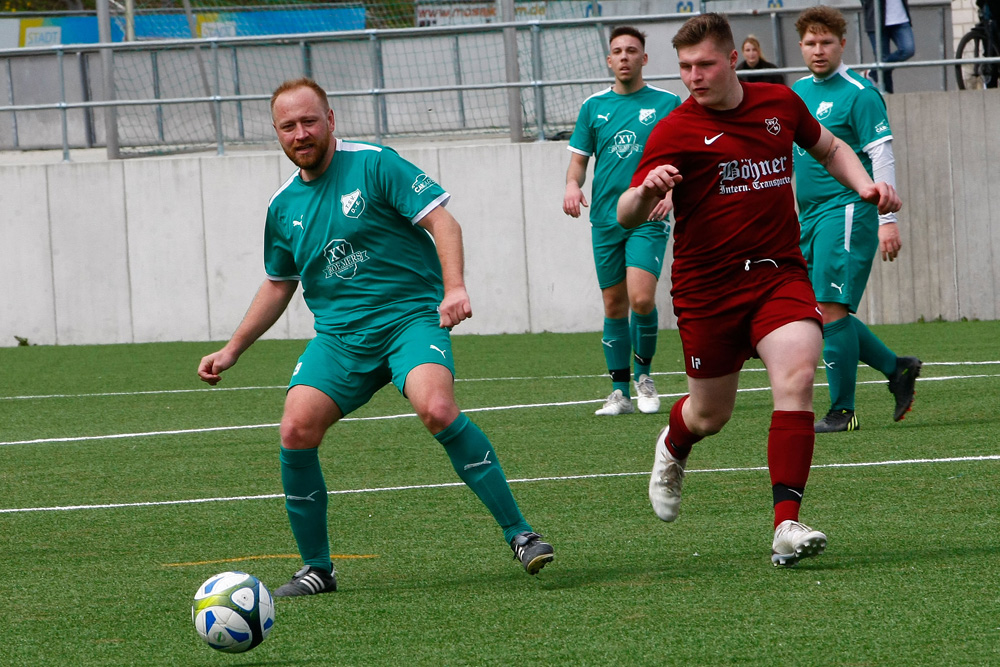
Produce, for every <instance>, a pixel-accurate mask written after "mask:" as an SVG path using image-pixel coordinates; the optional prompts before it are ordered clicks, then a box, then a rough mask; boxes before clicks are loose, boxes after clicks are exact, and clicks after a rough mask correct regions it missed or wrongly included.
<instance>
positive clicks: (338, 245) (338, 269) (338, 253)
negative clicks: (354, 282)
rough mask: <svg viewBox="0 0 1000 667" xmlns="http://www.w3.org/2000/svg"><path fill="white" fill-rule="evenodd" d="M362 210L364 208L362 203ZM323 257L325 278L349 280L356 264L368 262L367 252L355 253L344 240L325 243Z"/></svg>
mask: <svg viewBox="0 0 1000 667" xmlns="http://www.w3.org/2000/svg"><path fill="white" fill-rule="evenodd" d="M352 194H355V193H352ZM341 199H343V197H342V198H341ZM362 208H364V203H363V202H362ZM354 217H357V216H354ZM323 256H324V257H325V258H326V269H324V271H323V275H324V276H325V277H327V278H332V277H333V276H337V277H338V278H341V279H343V280H350V279H351V278H353V277H354V276H355V275H357V273H358V264H361V263H362V262H366V261H368V251H367V250H358V251H355V250H354V246H353V245H351V243H350V242H349V241H346V240H344V239H334V240H332V241H330V242H329V243H327V244H326V247H325V248H323Z"/></svg>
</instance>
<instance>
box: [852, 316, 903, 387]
mask: <svg viewBox="0 0 1000 667" xmlns="http://www.w3.org/2000/svg"><path fill="white" fill-rule="evenodd" d="M850 320H851V326H852V327H853V328H854V333H855V335H857V337H858V355H859V357H858V358H859V359H861V361H863V362H865V363H866V364H868V365H869V366H871V367H872V368H874V369H875V370H877V371H879V372H881V373H882V374H883V375H885V376H886V377H889V376H890V375H892V374H893V373H895V372H896V353H895V352H893V351H892V350H890V349H889V348H888V347H886V344H885V343H883V342H882V340H881V339H880V338H879V337H878V336H876V335H875V334H873V333H872V332H871V329H869V328H868V327H867V326H865V323H864V322H862V321H861V320H859V319H858V318H856V317H854V316H853V315H851V316H850Z"/></svg>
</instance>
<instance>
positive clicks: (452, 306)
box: [438, 287, 472, 329]
mask: <svg viewBox="0 0 1000 667" xmlns="http://www.w3.org/2000/svg"><path fill="white" fill-rule="evenodd" d="M438 315H440V316H441V321H440V323H439V326H440V327H441V328H442V329H450V328H452V327H453V326H455V325H457V324H458V323H459V322H461V321H462V320H467V319H469V318H470V317H472V302H471V301H470V300H469V294H468V292H466V291H465V288H464V287H453V288H451V289H450V290H448V291H446V292H445V293H444V299H443V300H442V301H441V305H440V306H438Z"/></svg>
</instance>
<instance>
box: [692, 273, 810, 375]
mask: <svg viewBox="0 0 1000 667" xmlns="http://www.w3.org/2000/svg"><path fill="white" fill-rule="evenodd" d="M746 274H747V275H745V276H743V278H744V279H743V280H740V281H739V285H738V286H737V287H736V289H728V290H727V291H726V292H725V293H724V294H717V295H707V294H704V293H701V294H699V295H698V298H697V301H698V304H697V305H696V306H692V307H684V306H682V305H679V304H678V301H681V302H682V303H683V301H684V300H683V299H675V301H674V311H675V313H676V314H677V328H678V329H679V331H680V335H681V344H682V345H683V347H684V366H685V369H686V370H687V374H688V375H689V376H691V377H695V378H715V377H722V376H724V375H729V374H731V373H736V372H737V371H739V370H740V369H741V368H743V364H744V363H745V362H746V360H747V359H749V358H751V357H753V356H756V354H755V352H756V349H757V344H758V343H759V342H760V340H761V339H762V338H764V336H766V335H768V334H769V333H771V332H772V331H774V330H775V329H777V328H778V327H782V326H784V325H786V324H789V323H791V322H798V321H799V320H814V321H815V322H816V323H817V324H818V325H819V326H820V327H821V328H822V326H823V316H822V314H821V313H820V310H819V307H818V306H817V305H816V296H815V295H814V294H813V289H812V285H811V284H810V282H809V276H808V275H807V274H806V272H805V270H803V269H800V268H799V267H784V268H783V269H780V270H779V269H776V268H774V269H772V268H769V267H762V268H753V269H751V270H750V271H747V272H746Z"/></svg>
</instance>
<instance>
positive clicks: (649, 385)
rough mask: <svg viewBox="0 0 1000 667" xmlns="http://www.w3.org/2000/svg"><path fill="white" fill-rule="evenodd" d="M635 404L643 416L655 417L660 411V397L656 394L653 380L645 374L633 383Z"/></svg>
mask: <svg viewBox="0 0 1000 667" xmlns="http://www.w3.org/2000/svg"><path fill="white" fill-rule="evenodd" d="M635 393H636V398H637V400H636V403H638V404H639V412H641V413H642V414H644V415H655V414H656V413H657V412H659V411H660V396H659V394H657V393H656V385H655V384H653V378H651V377H649V376H648V375H646V374H645V373H643V374H642V375H640V376H639V379H638V380H636V381H635Z"/></svg>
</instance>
